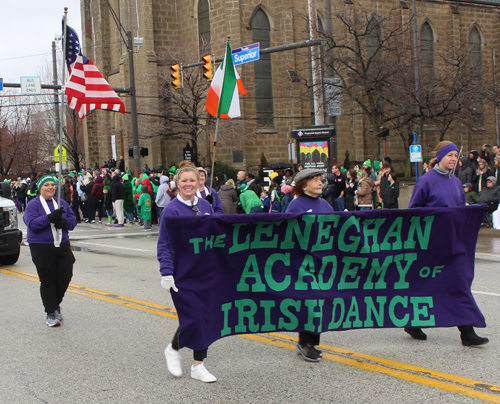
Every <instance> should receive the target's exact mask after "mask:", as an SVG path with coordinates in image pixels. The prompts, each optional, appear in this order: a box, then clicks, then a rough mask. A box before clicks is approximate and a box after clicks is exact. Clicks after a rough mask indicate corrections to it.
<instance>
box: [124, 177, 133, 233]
mask: <svg viewBox="0 0 500 404" xmlns="http://www.w3.org/2000/svg"><path fill="white" fill-rule="evenodd" d="M122 181H123V211H124V214H125V216H126V217H127V219H128V222H129V223H130V224H133V223H134V194H133V191H132V179H131V176H130V174H124V175H123V176H122Z"/></svg>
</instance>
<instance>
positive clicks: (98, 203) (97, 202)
mask: <svg viewBox="0 0 500 404" xmlns="http://www.w3.org/2000/svg"><path fill="white" fill-rule="evenodd" d="M103 203H104V201H103V199H102V197H101V198H98V197H96V198H94V199H92V219H91V218H90V217H89V220H90V221H92V220H95V211H96V209H97V216H98V217H99V221H101V220H102V205H103Z"/></svg>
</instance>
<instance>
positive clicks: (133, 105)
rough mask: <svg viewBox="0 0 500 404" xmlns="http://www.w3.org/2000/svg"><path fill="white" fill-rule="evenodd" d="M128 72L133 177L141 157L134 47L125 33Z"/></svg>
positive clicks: (137, 172)
mask: <svg viewBox="0 0 500 404" xmlns="http://www.w3.org/2000/svg"><path fill="white" fill-rule="evenodd" d="M127 52H128V72H129V80H130V88H129V89H130V115H131V116H132V146H133V149H134V175H135V176H136V177H139V173H140V172H141V156H140V154H139V129H138V127H137V101H136V93H135V71H134V45H133V43H132V31H127Z"/></svg>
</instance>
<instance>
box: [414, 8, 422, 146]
mask: <svg viewBox="0 0 500 404" xmlns="http://www.w3.org/2000/svg"><path fill="white" fill-rule="evenodd" d="M411 5H412V14H413V59H414V62H413V63H414V65H415V93H416V94H415V95H416V98H417V102H418V104H419V106H420V58H419V56H418V21H417V0H412V1H411ZM422 126H423V122H422V117H420V118H419V120H418V127H417V144H422V135H423V133H422Z"/></svg>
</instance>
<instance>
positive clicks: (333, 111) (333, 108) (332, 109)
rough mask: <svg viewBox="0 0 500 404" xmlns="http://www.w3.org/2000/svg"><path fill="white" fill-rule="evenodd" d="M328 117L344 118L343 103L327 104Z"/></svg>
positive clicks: (329, 102)
mask: <svg viewBox="0 0 500 404" xmlns="http://www.w3.org/2000/svg"><path fill="white" fill-rule="evenodd" d="M327 107H328V108H327V109H328V111H327V113H328V116H342V101H340V100H330V101H328V104H327Z"/></svg>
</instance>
